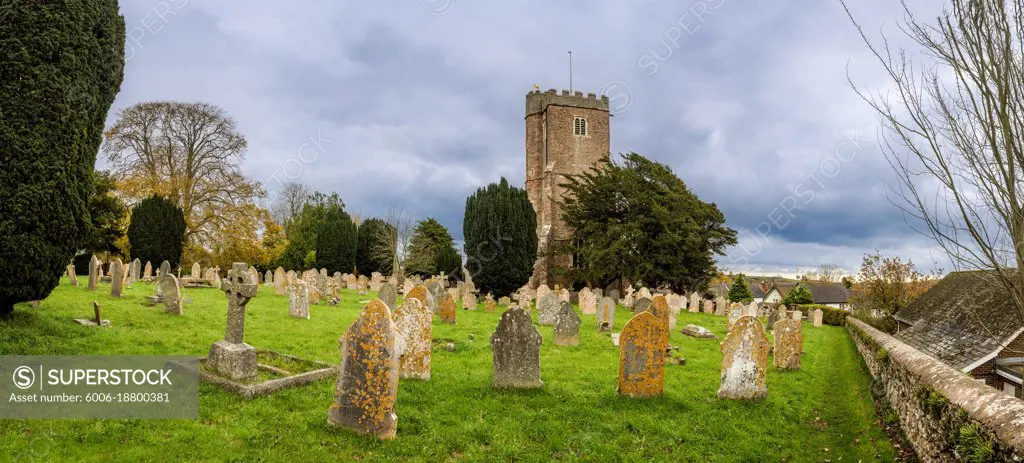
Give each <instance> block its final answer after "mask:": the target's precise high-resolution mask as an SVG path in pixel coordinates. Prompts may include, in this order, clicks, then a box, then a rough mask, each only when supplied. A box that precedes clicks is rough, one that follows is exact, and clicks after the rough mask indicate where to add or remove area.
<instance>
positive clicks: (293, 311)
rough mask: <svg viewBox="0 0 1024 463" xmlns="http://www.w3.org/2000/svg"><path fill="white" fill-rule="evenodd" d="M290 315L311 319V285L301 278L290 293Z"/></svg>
mask: <svg viewBox="0 0 1024 463" xmlns="http://www.w3.org/2000/svg"><path fill="white" fill-rule="evenodd" d="M288 315H291V316H292V317H295V318H305V319H306V320H309V285H308V284H306V282H305V281H302V280H299V281H297V282H296V283H295V284H294V285H292V287H291V292H290V293H289V294H288Z"/></svg>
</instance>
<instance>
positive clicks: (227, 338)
mask: <svg viewBox="0 0 1024 463" xmlns="http://www.w3.org/2000/svg"><path fill="white" fill-rule="evenodd" d="M246 267H247V265H246V264H244V263H242V262H235V263H234V265H232V267H231V270H230V271H229V272H228V275H227V278H225V279H224V280H223V281H221V285H220V286H221V287H220V289H221V290H223V291H224V294H225V295H227V298H228V316H227V329H226V330H225V334H224V339H222V340H220V341H217V342H215V343H213V345H212V346H210V355H209V357H208V358H207V360H206V364H207V366H208V367H209V368H210V369H211V370H213V371H215V372H217V373H218V374H220V375H221V376H224V377H227V378H228V379H232V380H238V379H247V378H253V377H255V376H256V374H257V373H258V367H257V365H256V349H254V348H253V347H252V346H250V345H248V344H246V343H245V306H246V304H248V303H249V299H251V298H253V297H255V296H256V290H257V282H256V281H255V280H254V279H253V277H252V274H251V273H250V272H249V271H248V269H247V268H246ZM172 276H173V275H172Z"/></svg>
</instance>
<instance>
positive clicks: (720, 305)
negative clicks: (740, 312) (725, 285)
mask: <svg viewBox="0 0 1024 463" xmlns="http://www.w3.org/2000/svg"><path fill="white" fill-rule="evenodd" d="M715 315H718V316H720V317H724V316H727V315H729V301H727V300H725V298H724V297H720V298H718V299H715Z"/></svg>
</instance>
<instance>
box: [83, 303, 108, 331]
mask: <svg viewBox="0 0 1024 463" xmlns="http://www.w3.org/2000/svg"><path fill="white" fill-rule="evenodd" d="M92 312H93V317H92V319H85V318H76V319H75V322H77V323H78V324H79V325H82V326H93V327H95V326H110V320H104V319H103V311H102V310H101V308H100V303H99V302H96V301H92Z"/></svg>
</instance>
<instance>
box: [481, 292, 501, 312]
mask: <svg viewBox="0 0 1024 463" xmlns="http://www.w3.org/2000/svg"><path fill="white" fill-rule="evenodd" d="M497 309H498V304H497V303H496V302H494V295H492V294H491V293H487V296H485V297H484V312H494V311H495V310H497Z"/></svg>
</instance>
